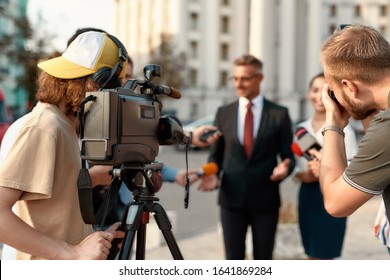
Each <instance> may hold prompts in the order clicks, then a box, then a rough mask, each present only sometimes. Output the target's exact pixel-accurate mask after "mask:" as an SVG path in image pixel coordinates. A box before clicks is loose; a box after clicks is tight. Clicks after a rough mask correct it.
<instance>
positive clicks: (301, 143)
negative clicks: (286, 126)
mask: <svg viewBox="0 0 390 280" xmlns="http://www.w3.org/2000/svg"><path fill="white" fill-rule="evenodd" d="M295 136H296V137H297V139H298V141H296V142H294V143H292V144H291V150H292V152H293V153H294V154H295V155H297V156H300V157H302V156H303V157H305V158H306V159H307V160H312V157H311V155H310V154H309V153H308V151H309V150H310V149H316V150H318V151H319V150H321V148H322V147H321V145H320V144H319V143H318V142H317V140H316V139H315V138H314V137H313V136H312V135H310V133H309V132H308V131H307V129H306V128H303V127H298V128H297V130H296V132H295Z"/></svg>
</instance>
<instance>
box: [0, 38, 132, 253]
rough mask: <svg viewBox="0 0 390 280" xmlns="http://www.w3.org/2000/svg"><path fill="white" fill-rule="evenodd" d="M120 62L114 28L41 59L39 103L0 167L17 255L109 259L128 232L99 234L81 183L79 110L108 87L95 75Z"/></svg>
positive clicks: (3, 232)
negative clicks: (84, 205)
mask: <svg viewBox="0 0 390 280" xmlns="http://www.w3.org/2000/svg"><path fill="white" fill-rule="evenodd" d="M117 61H118V47H117V45H116V44H115V43H114V41H113V40H112V39H111V38H110V37H109V36H107V34H103V33H99V32H86V33H84V34H81V35H80V36H78V37H77V39H76V40H75V41H74V42H73V43H72V44H71V45H70V46H69V47H68V48H67V50H66V51H65V52H64V54H63V55H62V56H61V57H57V58H54V59H51V60H48V61H45V62H43V63H40V64H39V65H38V67H40V68H41V69H42V70H43V71H42V72H41V73H40V75H39V78H38V92H37V95H36V97H37V99H38V104H37V106H36V107H35V108H34V109H33V111H32V112H31V113H29V114H28V115H27V116H26V119H25V122H24V124H23V127H22V128H21V130H20V133H18V135H17V136H16V140H15V143H14V144H13V146H12V147H11V148H10V150H9V152H8V154H7V157H6V158H5V159H4V162H3V164H2V166H1V168H0V196H1V198H2V199H1V200H0V215H1V217H2V218H1V219H0V241H1V242H4V243H6V244H9V245H10V246H12V247H14V248H16V249H17V250H18V252H17V259H106V258H107V255H108V253H109V249H110V248H111V241H112V240H113V239H114V238H122V237H123V233H122V232H117V231H115V228H116V227H117V226H118V224H115V225H113V226H112V227H111V228H109V229H108V230H107V231H105V232H104V231H97V232H94V233H93V231H92V227H91V226H89V225H86V224H85V223H84V221H83V219H82V217H81V213H80V207H79V201H78V193H77V186H76V182H77V176H78V173H79V170H80V168H81V164H80V150H79V143H78V136H77V131H76V127H77V119H76V113H77V111H78V108H79V105H80V102H81V101H82V100H83V98H84V95H85V92H88V91H94V90H97V89H98V88H99V87H100V86H99V85H98V84H97V83H96V82H94V81H93V80H92V75H93V74H94V73H96V72H97V71H98V70H99V69H101V68H102V67H104V66H108V67H110V68H112V67H114V66H115V65H116V64H117ZM123 76H124V71H121V73H120V75H119V77H118V78H120V77H123ZM26 161H27V162H26ZM14 204H16V206H17V215H15V214H14V213H13V211H12V206H13V205H14ZM15 232H16V233H17V234H15ZM20 233H23V234H20ZM32 240H34V242H31V241H32Z"/></svg>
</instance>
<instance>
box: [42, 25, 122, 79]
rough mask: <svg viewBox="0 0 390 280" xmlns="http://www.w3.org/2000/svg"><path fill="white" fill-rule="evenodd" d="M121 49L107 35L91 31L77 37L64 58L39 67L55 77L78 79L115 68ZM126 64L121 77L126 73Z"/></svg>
mask: <svg viewBox="0 0 390 280" xmlns="http://www.w3.org/2000/svg"><path fill="white" fill-rule="evenodd" d="M118 54H119V49H118V46H117V45H116V44H115V43H114V41H113V40H111V39H110V37H109V36H108V35H107V34H106V33H101V32H96V31H89V32H84V33H82V34H80V35H79V36H77V38H76V39H75V40H74V41H73V42H72V43H71V44H70V45H69V46H68V48H67V49H66V50H65V52H64V53H63V54H62V56H59V57H56V58H52V59H49V60H46V61H44V62H41V63H39V64H38V67H39V68H41V69H42V70H43V71H45V72H47V73H48V74H50V75H51V76H53V77H56V78H60V79H76V78H81V77H84V76H88V75H91V74H93V73H95V72H96V71H97V70H99V69H100V68H102V67H105V66H108V67H110V68H112V67H114V66H115V64H116V63H118V61H119V55H118ZM126 63H127V61H125V63H124V64H123V68H122V71H121V73H120V75H119V77H120V78H123V77H124V76H125V73H126Z"/></svg>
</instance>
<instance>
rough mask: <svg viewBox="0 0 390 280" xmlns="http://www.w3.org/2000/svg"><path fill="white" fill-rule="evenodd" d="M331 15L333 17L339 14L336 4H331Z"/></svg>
mask: <svg viewBox="0 0 390 280" xmlns="http://www.w3.org/2000/svg"><path fill="white" fill-rule="evenodd" d="M330 16H331V17H336V16H337V6H336V5H331V6H330Z"/></svg>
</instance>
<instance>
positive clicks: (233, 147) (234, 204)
mask: <svg viewBox="0 0 390 280" xmlns="http://www.w3.org/2000/svg"><path fill="white" fill-rule="evenodd" d="M237 115H238V101H236V102H234V103H232V104H229V105H226V106H223V107H220V108H219V109H218V111H217V115H216V118H215V125H216V126H217V127H218V128H219V129H220V130H221V131H222V133H223V136H221V137H220V138H219V139H218V140H217V141H216V142H215V143H214V144H213V145H212V146H211V149H210V156H209V162H216V163H217V164H218V166H219V168H220V175H221V183H220V190H219V204H220V205H221V206H222V207H227V208H241V207H246V208H247V209H248V210H250V211H272V210H276V209H278V208H279V207H280V194H279V182H272V181H270V179H269V178H270V176H271V174H272V171H273V169H274V168H275V166H277V164H278V157H279V156H280V159H282V160H283V159H285V158H290V159H291V164H290V166H289V174H290V173H291V172H292V170H293V169H294V166H295V159H294V155H293V153H292V151H291V143H292V139H293V132H292V124H291V120H290V117H289V114H288V109H287V108H285V107H282V106H280V105H277V104H275V103H273V102H270V101H268V100H266V99H264V108H263V112H262V117H261V123H260V126H259V131H258V133H257V137H256V139H255V142H254V147H253V150H252V154H251V156H250V157H249V158H247V157H246V156H245V152H244V148H243V146H242V145H241V143H240V142H239V140H238V138H237Z"/></svg>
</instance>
